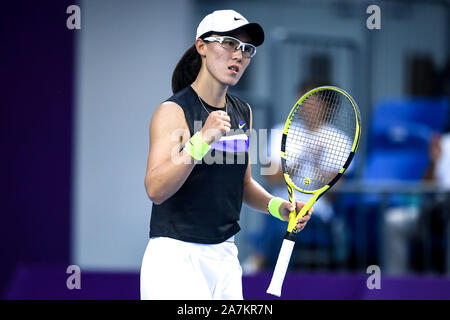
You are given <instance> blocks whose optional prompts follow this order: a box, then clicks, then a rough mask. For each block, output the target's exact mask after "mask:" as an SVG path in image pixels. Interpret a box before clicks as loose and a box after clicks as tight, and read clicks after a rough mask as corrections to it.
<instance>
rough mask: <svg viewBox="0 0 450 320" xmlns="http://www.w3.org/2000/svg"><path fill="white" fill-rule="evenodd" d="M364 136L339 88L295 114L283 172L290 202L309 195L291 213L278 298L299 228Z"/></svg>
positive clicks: (286, 137) (320, 92)
mask: <svg viewBox="0 0 450 320" xmlns="http://www.w3.org/2000/svg"><path fill="white" fill-rule="evenodd" d="M360 133H361V126H360V114H359V109H358V106H357V104H356V103H355V101H354V100H353V98H352V97H351V96H350V95H349V94H348V93H347V92H345V91H344V90H342V89H339V88H337V87H330V86H324V87H319V88H315V89H312V90H311V91H309V92H307V93H306V94H305V95H303V96H302V97H301V98H300V99H299V100H298V101H297V103H296V104H295V105H294V107H293V108H292V110H291V112H290V113H289V116H288V118H287V120H286V124H285V125H284V130H283V136H282V140H281V166H282V170H283V175H284V179H285V180H286V187H287V190H288V195H289V201H290V202H291V204H292V205H293V206H294V208H295V207H296V202H295V194H294V189H295V190H298V191H300V192H302V193H307V194H311V195H312V197H311V198H310V199H309V200H308V202H306V204H305V206H304V207H303V208H302V209H301V210H300V212H299V213H297V212H296V210H295V209H294V211H292V212H291V213H290V214H289V222H288V228H287V232H286V235H285V237H284V240H283V244H282V246H281V249H280V253H279V255H278V260H277V264H276V265H275V270H274V273H273V276H272V280H271V282H270V285H269V288H268V289H267V293H269V294H272V295H275V296H278V297H280V296H281V288H282V286H283V281H284V277H285V275H286V271H287V269H288V265H289V261H290V259H291V255H292V250H293V248H294V244H295V238H296V235H297V232H298V231H299V230H297V228H296V225H297V221H298V219H299V218H301V217H303V216H304V215H305V214H306V213H307V212H308V210H309V209H311V207H312V206H313V205H314V203H315V202H316V201H317V200H318V199H319V198H320V197H321V196H323V195H324V194H325V192H326V191H328V190H329V189H330V188H331V187H332V186H333V185H334V184H336V182H337V181H338V180H339V178H340V177H342V175H343V174H344V172H345V170H346V169H347V168H348V166H349V165H350V162H351V161H352V159H353V156H354V155H355V151H356V149H357V147H358V142H359V137H360Z"/></svg>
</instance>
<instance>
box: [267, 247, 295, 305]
mask: <svg viewBox="0 0 450 320" xmlns="http://www.w3.org/2000/svg"><path fill="white" fill-rule="evenodd" d="M294 245H295V242H294V241H292V240H288V239H284V240H283V244H282V245H281V249H280V254H279V255H278V260H277V264H276V265H275V271H274V272H273V275H272V280H271V281H270V285H269V288H268V289H267V291H266V292H267V293H269V294H271V295H274V296H277V297H280V296H281V287H282V286H283V281H284V277H285V276H286V271H287V269H288V266H289V261H290V260H291V255H292V250H293V249H294Z"/></svg>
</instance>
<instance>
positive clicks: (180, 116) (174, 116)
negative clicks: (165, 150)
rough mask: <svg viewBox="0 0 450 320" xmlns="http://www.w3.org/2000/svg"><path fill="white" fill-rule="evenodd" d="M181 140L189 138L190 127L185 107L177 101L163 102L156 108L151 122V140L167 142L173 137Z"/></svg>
mask: <svg viewBox="0 0 450 320" xmlns="http://www.w3.org/2000/svg"><path fill="white" fill-rule="evenodd" d="M174 136H176V137H178V138H177V140H178V141H179V142H181V141H184V140H187V139H188V138H189V128H188V125H187V122H186V118H185V116H184V111H183V109H182V108H181V107H180V106H179V105H178V104H176V103H175V102H170V101H167V102H163V103H161V104H160V105H159V106H158V108H157V109H156V110H155V113H154V114H153V117H152V120H151V123H150V140H151V142H153V143H155V142H158V141H159V142H161V143H167V140H168V139H169V138H171V137H174Z"/></svg>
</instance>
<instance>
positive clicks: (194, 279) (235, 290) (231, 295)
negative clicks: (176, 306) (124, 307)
mask: <svg viewBox="0 0 450 320" xmlns="http://www.w3.org/2000/svg"><path fill="white" fill-rule="evenodd" d="M141 299H142V300H210V299H218V300H230V299H231V300H242V299H243V296H242V268H241V266H240V264H239V260H238V250H237V247H236V245H235V244H234V237H232V238H230V239H229V240H227V241H225V242H222V243H219V244H200V243H191V242H184V241H180V240H175V239H172V238H166V237H154V238H151V239H150V240H149V242H148V245H147V248H146V250H145V254H144V258H143V259H142V265H141Z"/></svg>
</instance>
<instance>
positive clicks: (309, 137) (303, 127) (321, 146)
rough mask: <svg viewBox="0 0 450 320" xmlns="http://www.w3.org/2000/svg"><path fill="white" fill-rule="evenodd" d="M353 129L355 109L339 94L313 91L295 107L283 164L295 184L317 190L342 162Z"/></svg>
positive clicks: (344, 158) (330, 177)
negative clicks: (284, 163)
mask: <svg viewBox="0 0 450 320" xmlns="http://www.w3.org/2000/svg"><path fill="white" fill-rule="evenodd" d="M355 131H356V121H355V112H354V108H353V105H352V104H351V102H350V101H349V99H348V98H347V97H346V96H344V95H343V94H341V93H339V92H337V91H334V90H330V89H326V90H322V91H318V92H316V93H313V94H312V95H311V96H309V97H308V98H306V99H305V100H304V101H303V102H302V104H301V105H300V106H298V108H297V110H296V111H295V113H294V115H293V117H292V120H291V124H290V126H289V129H288V134H287V139H286V148H285V153H286V167H287V171H288V174H289V176H290V177H291V179H292V181H293V182H294V184H295V185H297V186H298V187H300V188H301V189H304V190H317V189H319V188H321V187H323V186H324V185H326V184H328V183H329V182H330V180H331V179H333V178H334V177H335V176H336V175H337V174H338V173H339V171H340V170H341V168H342V167H343V166H344V164H345V162H346V161H347V159H348V156H349V154H350V151H351V147H352V145H353V140H354V137H355Z"/></svg>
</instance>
